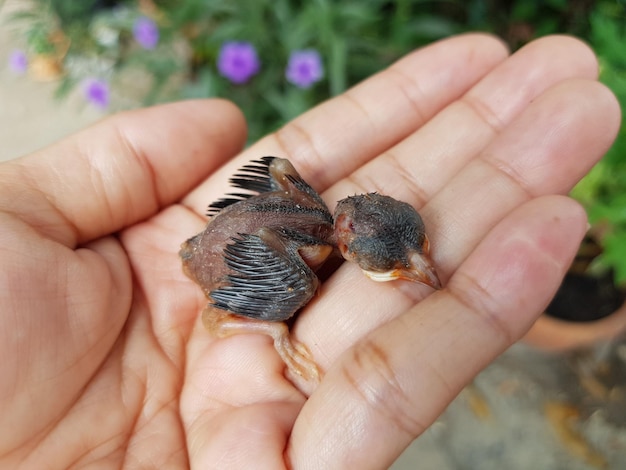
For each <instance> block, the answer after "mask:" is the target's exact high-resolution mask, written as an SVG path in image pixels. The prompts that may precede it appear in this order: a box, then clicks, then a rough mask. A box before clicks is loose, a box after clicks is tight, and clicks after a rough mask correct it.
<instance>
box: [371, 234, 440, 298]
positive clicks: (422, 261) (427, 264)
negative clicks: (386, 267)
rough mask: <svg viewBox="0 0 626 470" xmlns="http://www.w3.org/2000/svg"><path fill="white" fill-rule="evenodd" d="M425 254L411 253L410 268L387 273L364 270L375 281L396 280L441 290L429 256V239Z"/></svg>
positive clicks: (424, 249) (400, 268)
mask: <svg viewBox="0 0 626 470" xmlns="http://www.w3.org/2000/svg"><path fill="white" fill-rule="evenodd" d="M422 248H423V252H421V253H420V252H418V251H411V252H410V253H409V257H408V258H409V262H408V266H401V267H397V268H394V269H392V270H390V271H385V272H374V271H366V270H363V272H364V273H365V275H366V276H367V277H369V278H370V279H372V280H373V281H378V282H386V281H393V280H395V279H403V280H405V281H412V282H419V283H421V284H426V285H427V286H430V287H432V288H433V289H441V287H442V285H441V281H440V280H439V276H438V275H437V271H436V270H435V267H434V263H433V261H432V259H431V258H430V254H429V251H430V250H429V243H428V239H426V240H425V243H424V246H423V247H422Z"/></svg>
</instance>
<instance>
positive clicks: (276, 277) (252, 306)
mask: <svg viewBox="0 0 626 470" xmlns="http://www.w3.org/2000/svg"><path fill="white" fill-rule="evenodd" d="M232 240H233V243H232V244H229V245H228V246H227V247H226V249H225V250H224V255H225V260H226V265H227V266H228V267H229V268H230V269H231V270H232V271H233V272H234V274H230V275H229V276H228V284H227V285H225V286H223V287H220V288H218V289H215V290H213V291H211V293H210V294H209V296H210V297H211V299H213V301H214V303H213V306H215V307H216V308H219V309H222V310H227V311H229V312H232V313H235V314H237V315H242V316H246V317H250V318H255V319H259V320H269V321H284V320H287V319H288V318H290V317H291V316H293V314H294V313H296V312H297V311H298V310H299V309H300V308H301V307H302V306H304V305H306V303H307V302H308V301H309V300H310V299H311V297H312V296H313V294H314V293H315V291H316V289H317V283H318V281H317V277H316V276H315V274H314V273H313V271H312V270H311V268H309V267H308V266H307V265H306V263H305V262H304V261H303V260H302V258H301V257H300V255H299V254H298V253H297V250H296V249H295V248H290V244H289V242H287V244H286V245H285V247H286V249H285V250H277V249H275V248H273V247H271V246H269V245H268V244H267V243H265V241H264V240H263V239H262V238H261V237H260V236H258V235H250V234H239V236H238V238H233V239H232Z"/></svg>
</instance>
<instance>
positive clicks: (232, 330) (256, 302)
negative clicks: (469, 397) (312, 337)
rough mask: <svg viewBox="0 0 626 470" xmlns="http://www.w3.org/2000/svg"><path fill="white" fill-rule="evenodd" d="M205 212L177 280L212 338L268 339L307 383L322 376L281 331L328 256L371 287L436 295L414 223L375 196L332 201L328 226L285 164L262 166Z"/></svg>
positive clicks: (249, 169)
mask: <svg viewBox="0 0 626 470" xmlns="http://www.w3.org/2000/svg"><path fill="white" fill-rule="evenodd" d="M230 182H231V184H232V185H233V186H234V187H235V188H239V189H244V190H246V191H250V192H245V193H243V192H236V193H231V194H229V195H228V197H225V198H222V199H220V200H218V201H216V202H214V203H213V204H211V205H210V206H209V215H211V220H210V221H209V223H208V224H207V226H206V228H205V229H204V230H203V231H202V232H200V233H199V234H197V235H196V236H194V237H192V238H190V239H189V240H187V241H185V242H184V243H183V244H182V246H181V249H180V252H179V254H180V257H181V259H182V263H183V270H184V272H185V273H186V274H187V275H188V276H189V277H190V278H191V279H193V280H194V281H195V282H196V283H197V284H198V285H199V286H200V287H201V288H202V290H203V291H204V293H205V295H206V296H207V297H208V299H209V303H208V305H207V306H206V307H205V309H204V311H203V314H202V318H203V322H204V325H205V326H206V328H207V329H208V330H209V331H210V332H211V333H212V334H213V335H214V336H217V337H222V338H223V337H227V336H231V335H235V334H242V333H260V334H265V335H269V336H271V337H272V338H273V340H274V347H275V348H276V351H277V352H278V354H279V355H280V357H281V358H282V360H283V361H284V362H285V364H286V366H287V368H288V371H289V372H290V373H291V374H292V375H295V376H298V377H301V378H302V379H303V380H305V381H306V382H309V383H311V384H314V385H315V384H317V383H319V380H320V378H321V374H320V371H319V368H318V367H317V365H316V364H315V362H314V361H313V358H312V357H311V354H310V352H309V351H308V349H307V348H306V347H305V346H304V345H302V344H299V343H296V342H294V341H292V340H291V338H290V336H289V329H288V327H287V325H286V323H285V321H286V320H288V319H290V318H291V317H292V316H293V315H294V314H296V313H297V312H298V311H299V310H300V309H301V308H302V307H304V306H305V305H306V304H307V303H308V302H309V301H310V300H311V298H312V297H313V295H314V294H315V293H316V291H317V290H318V287H319V280H318V278H317V276H316V274H315V271H316V270H317V269H318V268H319V267H320V266H321V265H322V264H323V263H324V261H325V260H326V259H327V258H328V256H329V255H330V254H331V253H332V252H333V250H334V249H335V248H338V249H339V251H340V253H341V254H342V256H343V257H344V258H345V259H346V260H348V261H353V262H356V263H357V264H358V265H359V266H360V268H361V269H362V270H363V272H364V273H365V274H366V275H367V276H368V277H370V278H371V279H373V280H376V281H389V280H393V279H405V280H410V281H416V282H420V283H423V284H426V285H429V286H431V287H433V288H435V289H439V288H440V287H441V282H440V281H439V278H438V277H437V274H436V271H435V268H434V267H433V264H432V260H431V259H430V256H429V248H430V243H429V241H428V237H427V236H426V234H425V231H424V223H423V222H422V219H421V217H420V216H419V214H418V213H417V212H416V211H415V209H413V207H411V206H410V205H409V204H406V203H404V202H400V201H396V200H395V199H393V198H391V197H388V196H383V195H380V194H376V193H370V194H365V195H359V196H351V197H348V198H346V199H343V200H342V201H339V203H338V205H337V209H336V211H335V217H333V216H332V215H331V213H330V211H329V210H328V208H327V206H326V204H325V203H324V201H323V200H322V198H321V197H320V196H319V194H317V192H315V190H314V189H313V188H312V187H311V186H309V184H307V183H306V182H305V181H304V180H303V179H302V177H301V176H300V175H299V174H298V172H297V171H296V170H295V168H294V167H293V165H292V164H291V163H290V162H289V161H288V160H286V159H281V158H276V157H263V158H261V159H259V160H255V161H253V162H251V163H250V164H248V165H245V166H244V167H243V168H242V169H241V170H240V171H239V173H237V174H235V175H234V176H233V177H232V178H231V179H230Z"/></svg>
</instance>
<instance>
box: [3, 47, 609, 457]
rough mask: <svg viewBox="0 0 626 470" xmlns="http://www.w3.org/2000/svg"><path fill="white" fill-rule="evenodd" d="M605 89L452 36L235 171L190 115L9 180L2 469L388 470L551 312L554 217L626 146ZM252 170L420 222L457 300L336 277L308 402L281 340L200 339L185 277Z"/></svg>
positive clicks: (562, 228) (528, 51) (313, 324)
mask: <svg viewBox="0 0 626 470" xmlns="http://www.w3.org/2000/svg"><path fill="white" fill-rule="evenodd" d="M596 75H597V63H596V60H595V58H594V56H593V54H592V52H591V51H590V50H589V49H588V48H587V47H586V46H585V45H583V44H582V43H580V42H578V41H577V40H574V39H572V38H567V37H550V38H544V39H541V40H538V41H536V42H534V43H532V44H530V45H528V46H527V47H525V48H524V49H522V50H520V51H519V52H517V53H516V54H514V55H513V56H511V57H508V53H507V51H506V50H505V48H504V46H503V45H502V44H501V43H500V42H499V41H498V40H496V39H494V38H492V37H488V36H484V35H467V36H460V37H456V38H453V39H449V40H446V41H443V42H440V43H437V44H434V45H432V46H430V47H427V48H424V49H422V50H419V51H416V52H414V53H412V54H410V55H408V56H407V57H405V58H404V59H402V60H400V61H399V62H398V63H396V64H395V65H393V66H392V67H391V68H389V69H388V70H385V71H382V72H381V73H380V74H378V75H376V76H374V77H372V78H370V79H369V80H367V81H365V82H363V83H361V84H360V85H358V86H356V87H355V88H353V89H351V90H349V91H348V92H347V93H346V94H344V95H342V96H339V97H337V98H335V99H333V100H331V101H329V102H327V103H325V104H323V105H321V106H318V107H317V108H315V109H313V110H311V111H309V112H307V113H306V114H304V115H302V116H300V117H299V118H297V119H296V120H295V121H293V122H292V123H290V124H288V125H287V126H286V127H284V128H283V129H281V130H279V131H278V132H277V133H276V134H273V135H270V136H268V137H266V138H264V139H262V140H261V141H259V142H257V143H256V144H255V145H253V146H251V147H250V148H248V149H246V150H245V151H243V152H240V149H241V148H242V146H243V143H244V139H245V126H244V122H243V119H242V116H241V114H240V113H239V112H238V111H237V110H236V109H235V108H234V107H233V106H232V105H230V104H228V103H225V102H222V101H196V102H186V103H177V104H171V105H167V106H163V107H157V108H153V109H145V110H139V111H132V112H128V113H122V114H119V115H117V116H114V117H112V118H108V119H105V120H104V121H103V122H101V123H99V124H97V125H96V126H94V127H92V128H90V129H87V130H85V131H83V132H81V133H79V134H77V135H75V136H73V137H70V138H68V139H66V140H64V141H62V142H60V143H58V144H56V145H53V146H51V147H49V148H47V149H45V150H42V151H40V152H37V153H35V154H33V155H30V156H28V157H25V158H23V159H19V160H15V161H12V162H9V163H5V164H3V165H1V166H0V193H1V195H0V209H1V213H0V237H1V240H0V251H1V253H0V258H1V259H2V263H0V269H1V270H2V274H1V275H0V282H1V283H2V285H1V287H0V315H1V316H2V318H1V324H2V329H0V357H2V358H5V359H4V360H3V361H0V368H1V370H0V377H1V380H0V467H2V468H76V467H82V466H93V467H95V466H98V468H120V467H124V468H153V467H154V468H185V467H188V466H191V467H194V468H260V469H264V468H268V469H276V468H281V467H292V468H298V469H304V468H331V469H332V468H384V467H386V466H387V465H389V464H390V463H391V462H393V460H394V459H395V458H396V457H397V456H398V455H399V454H400V452H401V451H402V450H403V449H404V448H405V446H407V445H408V444H409V443H410V442H411V440H412V439H414V438H415V437H416V436H418V435H419V434H420V433H422V432H423V431H424V430H425V429H426V428H427V427H428V426H429V425H430V424H431V423H432V422H433V421H434V420H435V419H436V417H437V416H438V415H439V414H440V413H441V412H442V411H443V409H444V408H445V407H446V406H447V404H448V403H449V402H450V401H451V400H452V399H453V398H454V397H455V395H456V394H457V393H458V392H459V391H460V390H461V389H462V387H463V386H465V385H466V384H467V383H468V382H469V381H471V379H472V378H473V377H474V376H475V374H477V373H478V372H479V371H480V370H481V369H483V368H484V367H485V366H486V365H487V364H489V362H491V361H492V360H493V359H494V358H495V357H496V356H497V355H498V354H500V353H501V352H502V351H503V350H505V349H506V348H507V347H508V346H510V345H511V344H512V343H513V342H515V341H517V340H518V339H519V338H521V337H522V336H523V335H524V334H525V333H526V332H527V331H528V330H529V328H531V326H532V325H533V322H534V321H535V320H536V319H537V317H538V316H539V315H540V313H541V311H542V310H543V308H544V307H545V305H546V304H547V302H548V301H549V299H550V297H551V295H552V294H553V293H554V291H555V290H556V288H557V286H558V284H559V281H560V279H561V278H562V276H563V274H564V272H565V270H566V269H567V266H568V264H569V262H570V260H571V259H572V257H573V255H574V253H575V251H576V248H577V245H578V243H579V241H580V239H581V237H582V236H583V233H584V231H585V227H586V217H585V214H584V212H583V210H582V209H581V208H580V207H579V205H578V204H576V203H575V202H573V201H572V200H570V199H568V198H567V197H565V196H563V194H565V193H567V191H568V190H569V189H570V188H571V187H572V185H573V184H574V183H575V182H576V181H577V180H578V179H579V178H580V177H582V176H583V175H584V174H585V173H586V172H587V171H588V170H589V169H590V167H591V166H592V165H593V164H594V162H595V161H597V159H598V158H600V156H601V155H602V154H603V153H604V152H605V150H606V149H607V147H608V146H609V145H610V143H611V141H612V140H613V138H614V136H615V133H616V131H617V128H618V125H619V107H618V105H617V103H616V100H615V99H614V97H613V95H612V94H611V93H610V92H609V91H608V90H607V89H606V88H604V87H603V86H602V85H600V84H598V83H597V82H596V81H595V79H596ZM235 155H236V156H235ZM261 155H282V156H288V157H289V158H290V159H291V160H292V162H293V163H294V165H295V166H296V167H297V168H298V170H299V171H300V173H301V174H302V176H303V177H304V178H305V179H306V180H307V181H308V182H309V183H310V184H312V185H313V186H314V187H315V188H316V189H317V190H319V191H320V192H321V193H322V194H323V197H324V199H325V200H326V201H327V202H328V204H329V206H330V208H331V210H332V209H333V208H334V204H335V201H337V200H339V199H341V198H342V197H345V196H346V195H350V194H354V193H361V192H368V191H379V192H381V193H384V194H389V195H391V196H393V197H396V198H398V199H401V200H404V201H407V202H409V203H411V204H412V205H414V206H415V207H416V208H417V209H418V210H420V214H421V215H422V217H423V218H424V222H425V224H426V227H427V230H428V235H429V237H430V241H431V245H432V255H433V259H434V262H435V265H436V266H437V270H438V272H439V274H440V276H441V279H442V282H443V284H444V286H445V288H444V289H442V290H440V291H437V292H433V291H432V290H431V289H429V288H427V287H423V286H419V285H416V284H411V283H402V282H394V283H383V284H380V283H374V282H370V281H368V280H367V279H365V278H364V277H363V275H362V274H361V273H360V272H359V269H358V267H356V266H354V265H351V264H348V263H346V264H344V265H343V266H342V267H341V268H340V269H339V271H338V272H337V273H336V274H335V275H334V276H333V277H332V278H331V279H330V280H329V281H328V282H327V283H325V284H324V286H323V287H322V289H321V295H319V296H318V297H317V298H316V299H315V300H314V301H313V302H312V303H311V304H309V306H308V307H307V308H306V310H305V311H304V313H303V314H302V315H301V316H300V317H299V319H298V321H297V322H296V325H295V327H294V334H295V336H296V338H297V339H298V340H299V341H302V342H304V343H305V344H307V345H309V347H310V349H311V353H312V354H313V356H314V357H315V359H316V361H317V362H318V363H319V364H320V365H321V366H322V368H323V369H325V371H326V376H325V378H324V380H323V381H322V383H321V385H320V386H319V388H318V389H317V390H316V391H315V392H314V393H313V394H312V395H311V397H310V398H309V399H308V400H306V399H305V398H304V396H303V395H302V394H301V393H300V392H299V391H298V390H296V389H295V388H294V387H293V385H292V384H291V383H290V382H289V381H287V380H286V379H285V378H284V376H283V375H282V372H283V364H282V362H281V361H280V360H279V358H278V356H277V354H276V352H275V351H274V349H273V347H272V345H271V342H270V340H269V339H268V338H266V337H264V336H260V335H239V336H235V337H232V338H227V339H223V340H215V339H213V338H211V337H210V336H209V335H208V334H207V332H206V330H204V328H203V327H202V325H201V321H200V318H199V313H200V311H201V310H202V308H203V306H204V304H205V303H206V299H205V298H204V295H203V294H202V292H201V291H200V289H198V287H197V286H196V285H195V284H194V283H193V282H192V281H190V280H189V279H187V278H186V277H185V276H184V274H183V273H182V270H181V266H180V260H179V259H178V255H177V252H178V247H179V245H180V243H181V242H182V241H184V240H185V239H186V238H188V237H189V236H191V235H193V234H195V233H197V232H199V231H200V230H202V227H203V226H204V223H205V220H204V218H203V217H202V214H203V213H204V211H205V209H206V206H207V204H208V203H209V202H211V201H213V200H215V199H217V198H218V197H220V196H222V195H223V194H224V192H226V190H227V189H228V181H227V179H228V177H229V176H230V175H231V174H232V173H234V170H236V169H237V168H239V167H240V166H241V165H242V164H244V163H245V162H247V161H249V160H251V159H254V158H258V157H259V156H261ZM233 156H235V158H234V159H232V160H231V158H232V157H233ZM7 358H10V360H7Z"/></svg>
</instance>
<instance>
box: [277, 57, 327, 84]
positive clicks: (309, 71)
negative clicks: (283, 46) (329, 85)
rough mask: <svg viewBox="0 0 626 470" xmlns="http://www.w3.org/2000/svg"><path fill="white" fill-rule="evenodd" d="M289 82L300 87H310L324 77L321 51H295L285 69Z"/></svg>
mask: <svg viewBox="0 0 626 470" xmlns="http://www.w3.org/2000/svg"><path fill="white" fill-rule="evenodd" d="M285 77H286V78H287V81H288V82H289V83H292V84H293V85H296V86H297V87H300V88H309V87H311V85H313V84H314V83H316V82H319V81H320V80H321V79H322V78H324V66H323V65H322V59H321V57H320V54H319V52H317V51H316V50H314V49H305V50H301V51H293V52H292V53H291V55H290V56H289V63H288V64H287V70H286V71H285Z"/></svg>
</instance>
